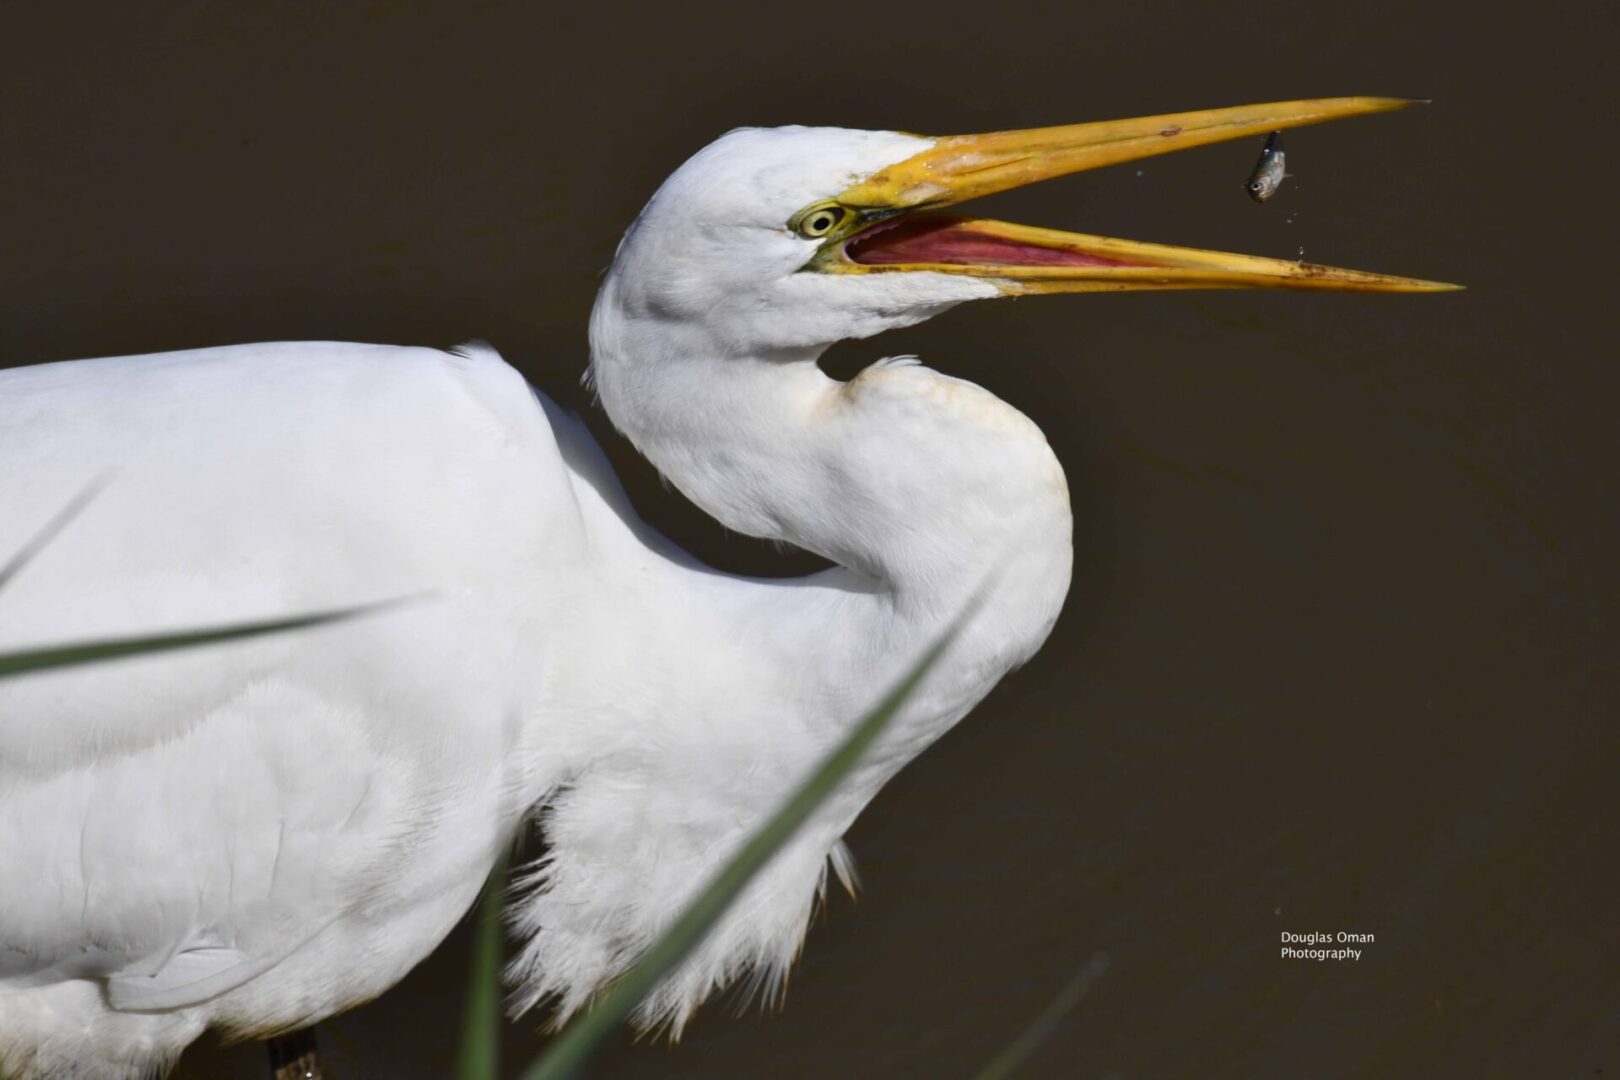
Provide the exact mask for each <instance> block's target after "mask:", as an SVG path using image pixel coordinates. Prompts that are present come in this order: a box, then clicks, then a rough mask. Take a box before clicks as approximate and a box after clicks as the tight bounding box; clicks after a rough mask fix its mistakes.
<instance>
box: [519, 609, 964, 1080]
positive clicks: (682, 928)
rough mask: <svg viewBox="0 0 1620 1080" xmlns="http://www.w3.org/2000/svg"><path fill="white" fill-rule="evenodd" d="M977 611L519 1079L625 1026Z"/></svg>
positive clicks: (564, 1064) (555, 1070)
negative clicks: (631, 1015)
mask: <svg viewBox="0 0 1620 1080" xmlns="http://www.w3.org/2000/svg"><path fill="white" fill-rule="evenodd" d="M976 607H977V601H975V603H974V604H973V605H970V609H969V611H968V612H966V613H964V614H963V616H962V617H960V618H959V619H958V620H957V621H956V623H955V624H954V625H953V626H952V627H951V628H950V629H949V630H947V631H946V632H945V633H944V635H943V636H941V637H940V639H939V640H938V641H937V642H935V643H934V645H933V646H932V647H930V648H929V650H928V651H927V652H926V653H924V654H923V656H922V659H920V660H919V661H918V662H917V663H916V665H915V666H913V667H912V669H911V670H910V671H909V672H907V673H906V675H905V676H904V677H903V678H901V679H900V681H899V682H898V683H896V684H895V686H894V688H893V689H891V690H890V691H889V692H888V693H887V694H886V695H884V697H883V699H882V700H881V701H879V702H878V704H877V705H876V706H875V707H874V708H873V709H872V710H871V711H870V712H868V713H867V714H866V715H865V716H863V717H862V718H861V719H860V721H859V722H858V723H856V725H855V726H854V728H853V729H851V731H850V733H849V735H848V736H847V737H846V738H845V739H844V741H843V742H842V743H840V744H839V745H838V746H837V747H836V748H835V749H834V750H833V751H832V753H830V754H828V755H827V756H826V757H825V758H824V759H822V762H821V764H820V765H818V766H817V767H816V770H815V771H814V772H813V773H811V774H810V776H809V778H808V779H806V780H805V781H804V783H802V784H801V785H799V787H798V789H797V790H795V791H794V792H793V794H792V795H790V796H789V797H788V799H787V801H786V802H785V803H783V805H782V807H781V809H779V810H777V812H776V813H775V814H774V815H773V816H772V817H771V818H770V820H768V821H767V822H765V824H764V825H762V826H760V828H759V829H758V830H757V831H756V832H755V833H754V834H753V835H752V836H750V837H749V838H748V840H747V842H746V843H744V844H743V846H742V850H741V851H739V852H738V853H737V854H736V856H735V857H733V858H732V860H731V861H730V862H729V863H727V864H726V865H725V866H724V867H723V868H722V869H721V870H720V873H719V874H717V875H716V876H715V878H714V880H713V881H711V882H710V883H709V885H708V886H707V887H706V888H705V889H704V890H703V891H702V892H701V893H699V894H698V896H697V899H695V900H693V901H692V903H691V904H690V905H689V906H688V907H687V909H686V910H685V911H684V912H682V914H681V917H680V918H679V919H677V920H675V923H674V925H672V926H671V927H670V928H669V929H668V930H667V931H665V933H664V935H663V936H662V937H661V938H659V939H658V941H656V942H655V943H654V944H653V946H652V948H650V949H648V950H647V954H646V955H645V956H643V957H642V958H641V960H640V961H639V962H638V963H637V964H636V965H635V966H634V967H632V968H631V969H630V970H629V971H627V972H625V973H624V974H623V975H622V976H620V977H619V979H618V980H617V981H615V982H614V984H613V986H612V988H611V989H609V990H608V992H607V993H605V994H603V995H602V998H601V1000H599V1001H598V1002H597V1003H596V1004H595V1005H594V1006H592V1008H591V1010H590V1011H589V1012H587V1013H585V1014H584V1015H583V1016H581V1017H580V1018H579V1019H577V1020H575V1021H574V1022H573V1023H571V1024H569V1025H568V1027H566V1028H564V1029H563V1032H562V1034H561V1035H559V1036H557V1039H556V1041H555V1042H553V1043H552V1045H551V1047H550V1048H549V1049H548V1050H547V1051H546V1053H545V1054H544V1056H542V1057H541V1058H540V1060H539V1061H538V1062H536V1063H535V1064H533V1065H531V1066H530V1067H529V1068H528V1069H527V1070H526V1071H525V1072H523V1073H522V1074H521V1075H522V1077H523V1080H565V1078H568V1077H574V1076H577V1075H579V1071H580V1070H581V1069H582V1068H584V1066H585V1064H586V1062H587V1061H588V1060H589V1059H590V1056H591V1055H592V1054H593V1053H594V1052H595V1051H596V1049H597V1048H598V1047H599V1046H600V1045H601V1043H602V1041H603V1040H604V1039H606V1038H607V1037H608V1036H609V1035H611V1034H612V1033H613V1031H614V1030H615V1029H616V1028H617V1027H618V1026H619V1025H620V1024H621V1023H623V1022H624V1020H625V1019H626V1018H627V1017H628V1016H629V1015H630V1013H631V1011H632V1010H634V1009H635V1007H636V1005H637V1004H638V1003H639V1002H640V1001H641V999H642V998H644V997H646V996H647V994H648V993H649V992H650V991H651V990H652V989H653V988H654V987H656V986H657V985H658V983H659V981H660V980H661V979H663V977H664V976H665V975H667V974H669V972H670V971H672V970H674V968H675V967H676V966H677V965H679V964H680V962H681V961H682V960H684V959H685V958H686V956H687V954H689V953H690V952H691V951H692V950H693V949H695V948H697V946H698V945H699V944H700V943H702V941H703V938H704V936H705V935H706V934H707V933H708V932H709V930H710V929H711V928H712V927H713V926H714V924H715V923H716V922H717V921H718V920H719V919H720V916H721V915H723V914H725V910H726V908H727V907H729V906H730V905H731V902H732V901H733V900H734V899H736V897H737V895H738V894H739V893H741V892H742V890H743V889H744V887H746V886H747V884H748V882H749V881H751V880H752V879H753V877H754V875H755V874H757V873H758V872H759V871H760V869H761V868H763V867H764V866H765V864H766V863H768V862H769V861H770V859H771V856H772V855H774V854H776V851H777V849H778V848H780V847H781V846H782V845H783V844H785V843H787V841H788V840H790V839H791V838H792V837H793V834H794V833H795V832H797V831H798V828H799V826H801V825H803V824H804V822H805V821H806V820H807V819H808V818H809V817H810V815H811V814H813V813H814V812H815V811H816V808H817V807H819V806H820V805H821V803H822V802H823V801H824V800H825V799H826V798H827V796H829V795H831V794H832V793H833V791H834V790H836V788H837V787H838V784H839V782H840V781H842V780H843V779H844V777H846V776H848V775H849V773H850V771H851V770H853V769H854V768H855V766H856V765H857V764H859V763H860V760H861V757H862V755H864V754H865V753H866V750H867V748H868V747H870V746H871V745H872V743H873V742H874V741H876V739H877V737H878V736H879V735H881V734H882V733H883V729H884V728H885V727H887V726H888V723H889V720H890V719H891V718H893V716H894V714H895V713H897V712H899V711H900V707H901V706H902V705H904V704H905V702H906V700H907V698H909V697H910V696H911V694H912V691H914V690H915V689H916V688H917V684H918V683H920V682H922V679H923V677H924V676H925V675H927V674H928V672H929V671H930V670H931V669H932V668H933V666H934V665H935V663H937V662H938V661H939V658H940V657H941V656H942V655H943V654H944V652H945V650H946V649H947V648H948V647H949V646H950V643H951V642H952V641H953V640H954V639H955V637H956V634H957V632H958V631H959V630H960V629H961V627H962V625H963V623H964V622H965V621H966V620H967V618H968V617H969V615H970V614H971V612H972V609H973V608H976Z"/></svg>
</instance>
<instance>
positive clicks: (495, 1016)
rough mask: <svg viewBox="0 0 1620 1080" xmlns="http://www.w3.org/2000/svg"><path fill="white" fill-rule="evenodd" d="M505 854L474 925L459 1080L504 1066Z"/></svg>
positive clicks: (488, 1076) (492, 1074)
mask: <svg viewBox="0 0 1620 1080" xmlns="http://www.w3.org/2000/svg"><path fill="white" fill-rule="evenodd" d="M505 895H506V856H505V855H504V854H503V855H502V856H501V858H500V861H499V862H497V863H496V864H495V869H493V870H491V871H490V872H489V882H488V883H487V884H485V886H484V898H483V900H481V901H480V902H479V904H478V921H477V923H476V924H475V925H474V927H473V963H472V972H471V974H470V975H469V976H468V986H467V1002H466V1005H465V1006H464V1007H463V1010H462V1014H461V1047H460V1049H459V1050H458V1051H457V1053H456V1080H496V1078H497V1077H498V1076H499V1075H500V1067H501V941H502V934H501V900H502V899H503V898H504V897H505Z"/></svg>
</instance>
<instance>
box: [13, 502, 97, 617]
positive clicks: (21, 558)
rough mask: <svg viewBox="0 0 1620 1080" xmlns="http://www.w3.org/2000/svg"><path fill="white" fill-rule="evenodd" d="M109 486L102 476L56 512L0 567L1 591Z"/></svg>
mask: <svg viewBox="0 0 1620 1080" xmlns="http://www.w3.org/2000/svg"><path fill="white" fill-rule="evenodd" d="M106 486H107V477H106V476H102V477H100V478H98V479H96V480H92V481H91V482H90V483H89V484H86V485H85V488H84V490H83V491H81V492H79V493H78V494H77V495H75V496H73V498H71V499H69V500H68V504H67V505H66V506H64V507H62V509H60V510H58V511H57V512H56V516H55V517H53V518H51V520H49V521H47V522H46V523H45V527H44V528H42V529H40V530H39V532H37V533H35V534H34V537H33V539H31V540H29V541H28V543H26V544H24V545H23V546H22V550H20V551H18V552H17V554H15V555H13V556H12V557H11V561H10V562H8V563H6V565H5V566H0V589H3V588H5V587H6V583H7V582H9V581H10V580H11V579H12V578H14V577H16V576H17V575H18V574H19V573H21V572H22V568H23V567H25V566H27V565H28V564H29V563H31V562H33V561H34V556H36V555H38V554H39V553H40V552H41V551H43V550H45V545H46V544H49V543H50V542H51V541H52V540H55V539H56V537H57V534H58V533H60V532H61V531H62V530H63V529H65V528H67V527H68V525H70V524H71V523H72V522H73V519H74V518H76V517H78V516H79V515H80V514H81V513H83V512H84V508H85V507H87V506H89V505H90V500H92V499H94V498H95V497H96V496H97V495H100V494H101V489H102V488H104V487H106Z"/></svg>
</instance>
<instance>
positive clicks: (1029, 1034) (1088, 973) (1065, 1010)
mask: <svg viewBox="0 0 1620 1080" xmlns="http://www.w3.org/2000/svg"><path fill="white" fill-rule="evenodd" d="M1107 970H1108V954H1107V953H1098V954H1097V955H1096V956H1093V957H1092V958H1091V959H1090V960H1089V961H1087V963H1086V966H1085V967H1083V968H1081V969H1080V974H1078V975H1076V976H1075V977H1074V978H1072V979H1070V980H1069V983H1068V985H1067V986H1065V987H1064V988H1063V989H1062V990H1059V991H1058V993H1057V996H1056V997H1054V998H1053V999H1052V1001H1051V1003H1050V1004H1048V1005H1047V1006H1046V1008H1044V1009H1042V1010H1041V1013H1040V1015H1039V1016H1037V1017H1036V1018H1035V1019H1034V1020H1032V1021H1030V1024H1029V1027H1027V1028H1025V1029H1024V1030H1023V1031H1022V1032H1020V1033H1019V1035H1018V1037H1017V1038H1016V1039H1014V1040H1013V1041H1012V1042H1010V1043H1008V1044H1007V1045H1006V1046H1005V1047H1004V1048H1003V1049H1002V1051H1001V1053H999V1054H997V1055H996V1056H995V1057H994V1058H993V1059H992V1060H991V1062H990V1064H988V1065H986V1066H985V1067H984V1071H983V1072H981V1073H979V1075H978V1077H977V1078H976V1080H1005V1078H1006V1077H1009V1076H1011V1075H1012V1074H1013V1073H1014V1072H1015V1071H1016V1070H1017V1069H1018V1068H1019V1067H1020V1066H1021V1065H1023V1064H1024V1062H1026V1061H1028V1060H1029V1059H1030V1057H1031V1056H1032V1055H1033V1054H1034V1053H1035V1051H1036V1050H1039V1049H1040V1047H1041V1044H1042V1043H1044V1042H1045V1041H1046V1040H1047V1037H1048V1036H1050V1035H1051V1034H1052V1032H1053V1031H1054V1030H1056V1028H1057V1026H1058V1024H1059V1023H1060V1022H1061V1021H1062V1020H1063V1018H1064V1017H1065V1016H1067V1015H1069V1013H1070V1011H1072V1010H1073V1009H1074V1007H1075V1006H1076V1005H1078V1004H1080V999H1081V998H1083V997H1085V996H1086V994H1088V993H1090V992H1091V988H1092V987H1093V986H1095V985H1096V984H1097V980H1098V979H1100V978H1102V974H1103V972H1105V971H1107Z"/></svg>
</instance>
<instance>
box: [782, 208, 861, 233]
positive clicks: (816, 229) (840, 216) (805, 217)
mask: <svg viewBox="0 0 1620 1080" xmlns="http://www.w3.org/2000/svg"><path fill="white" fill-rule="evenodd" d="M849 213H850V212H849V208H848V207H845V206H839V205H838V204H837V203H820V204H818V205H816V206H809V207H806V208H805V209H803V210H800V211H799V212H798V213H797V214H794V215H793V220H792V221H790V222H788V228H790V229H792V230H793V231H794V232H796V233H798V234H799V235H800V236H802V237H804V238H805V239H806V240H819V239H821V238H822V237H823V236H826V235H827V234H828V233H830V232H832V231H833V230H834V229H836V228H838V226H840V225H842V224H843V223H844V222H845V221H847V220H848V219H849Z"/></svg>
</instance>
